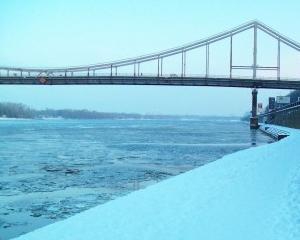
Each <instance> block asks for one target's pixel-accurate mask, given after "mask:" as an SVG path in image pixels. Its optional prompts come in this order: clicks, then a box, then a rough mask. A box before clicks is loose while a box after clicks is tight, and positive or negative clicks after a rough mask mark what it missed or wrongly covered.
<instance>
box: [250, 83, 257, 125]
mask: <svg viewBox="0 0 300 240" xmlns="http://www.w3.org/2000/svg"><path fill="white" fill-rule="evenodd" d="M258 127H259V124H258V117H257V90H256V88H254V89H253V90H252V111H251V117H250V128H251V129H258Z"/></svg>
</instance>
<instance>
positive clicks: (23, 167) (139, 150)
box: [0, 118, 272, 240]
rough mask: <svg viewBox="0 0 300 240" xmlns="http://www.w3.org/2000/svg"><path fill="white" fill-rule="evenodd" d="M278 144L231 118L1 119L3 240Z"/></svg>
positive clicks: (0, 214) (0, 220)
mask: <svg viewBox="0 0 300 240" xmlns="http://www.w3.org/2000/svg"><path fill="white" fill-rule="evenodd" d="M271 141H272V140H271V139H270V138H269V137H267V136H265V135H263V134H262V133H261V132H259V131H250V130H249V126H248V125H247V124H245V123H243V122H240V121H237V120H235V119H228V118H203V119H198V120H1V121H0V164H1V166H0V239H1V240H3V239H10V238H12V237H15V236H18V235H20V234H22V233H26V232H29V231H32V230H33V229H36V228H38V227H41V226H44V225H47V224H49V223H52V222H55V221H58V220H61V219H64V218H67V217H69V216H72V215H74V214H75V213H78V212H81V211H83V210H85V209H88V208H91V207H93V206H95V205H98V204H101V203H104V202H106V201H109V200H111V199H114V198H116V197H118V196H122V195H125V194H127V193H129V192H131V191H134V190H136V189H139V188H143V187H145V186H147V185H150V184H153V183H155V182H158V181H161V180H163V179H166V178H168V177H171V176H174V175H177V174H180V173H182V172H185V171H188V170H190V169H193V168H196V167H198V166H201V165H203V164H206V163H208V162H211V161H214V160H216V159H218V158H220V157H222V156H224V155H226V154H229V153H232V152H236V151H238V150H242V149H246V148H249V147H252V146H257V145H262V144H266V143H268V142H271Z"/></svg>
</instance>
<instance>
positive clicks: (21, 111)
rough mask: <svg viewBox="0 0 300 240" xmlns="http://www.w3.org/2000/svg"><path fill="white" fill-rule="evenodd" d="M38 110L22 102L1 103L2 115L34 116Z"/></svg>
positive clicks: (0, 111)
mask: <svg viewBox="0 0 300 240" xmlns="http://www.w3.org/2000/svg"><path fill="white" fill-rule="evenodd" d="M36 113H37V112H36V111H35V110H33V109H31V108H30V107H28V106H26V105H24V104H21V103H0V117H7V118H34V117H35V116H36Z"/></svg>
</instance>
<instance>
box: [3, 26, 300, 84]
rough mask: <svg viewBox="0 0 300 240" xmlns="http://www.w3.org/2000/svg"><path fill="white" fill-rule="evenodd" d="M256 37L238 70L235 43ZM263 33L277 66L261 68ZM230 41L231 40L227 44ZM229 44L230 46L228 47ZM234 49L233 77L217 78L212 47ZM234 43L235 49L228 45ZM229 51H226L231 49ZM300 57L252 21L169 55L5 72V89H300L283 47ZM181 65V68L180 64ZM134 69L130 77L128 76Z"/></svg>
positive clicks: (286, 40)
mask: <svg viewBox="0 0 300 240" xmlns="http://www.w3.org/2000/svg"><path fill="white" fill-rule="evenodd" d="M246 31H251V33H252V35H251V36H253V37H251V41H252V42H253V45H252V46H251V51H253V56H252V57H251V62H252V64H250V65H242V64H240V65H237V64H233V49H234V39H235V37H236V36H237V35H239V34H242V33H243V32H246ZM259 31H262V32H264V33H265V34H267V35H269V36H270V37H272V38H273V39H275V40H276V42H277V44H276V46H277V47H276V53H275V55H276V60H275V62H276V64H275V65H272V66H261V65H259V64H258V60H257V58H258V57H257V56H258V48H257V46H258V40H259V39H258V37H257V35H258V32H259ZM226 39H227V40H226ZM228 40H229V41H228ZM221 41H222V42H223V43H224V44H227V45H228V53H229V61H228V68H227V69H228V73H226V74H225V75H223V76H218V75H214V73H213V72H211V71H210V63H211V59H210V57H211V53H210V46H211V45H212V44H215V43H217V42H221ZM228 42H229V44H228ZM227 45H226V46H227ZM282 45H286V46H287V47H288V48H290V49H292V50H293V51H295V52H296V53H297V54H299V51H300V44H299V43H297V42H296V41H294V40H291V39H289V38H288V37H286V36H284V35H282V34H280V33H278V32H277V31H275V30H273V29H272V28H270V27H268V26H267V25H265V24H263V23H261V22H258V21H251V22H248V23H246V24H243V25H241V26H238V27H235V28H233V29H230V30H228V31H225V32H222V33H219V34H216V35H214V36H211V37H208V38H206V39H203V40H199V41H196V42H193V43H190V44H186V45H182V46H180V47H177V48H171V49H168V50H165V51H161V52H157V53H153V54H148V55H144V56H139V57H136V58H129V59H123V60H118V61H112V62H106V63H101V64H94V65H86V66H75V67H65V68H20V67H9V66H0V84H7V85H8V84H20V85H22V84H27V85H76V84H81V85H170V86H212V87H242V88H271V89H300V78H297V77H295V78H287V77H284V76H282V74H281V59H282V57H281V46H282ZM199 48H203V49H204V51H203V53H204V56H203V58H205V66H204V68H205V69H204V70H205V73H204V74H199V73H197V72H195V73H190V72H189V73H187V68H188V65H189V64H192V63H191V61H187V56H188V54H189V53H190V52H192V51H195V50H196V49H199ZM176 55H177V56H178V57H177V61H179V62H180V63H179V64H180V73H179V74H178V73H176V74H174V73H172V72H167V71H166V70H165V68H164V62H165V61H166V60H167V59H168V58H171V57H173V56H176ZM147 63H152V64H153V63H154V66H155V68H154V69H153V70H152V72H151V73H148V74H145V73H143V71H142V68H143V65H144V64H147ZM177 65H178V62H177ZM128 67H129V68H130V69H131V71H130V73H128V72H126V73H122V69H124V68H127V69H128ZM236 70H238V71H241V70H247V71H248V72H249V71H251V76H246V77H240V76H236V75H235V74H234V71H236ZM260 70H262V71H272V72H274V73H276V74H275V75H276V77H259V76H258V71H260Z"/></svg>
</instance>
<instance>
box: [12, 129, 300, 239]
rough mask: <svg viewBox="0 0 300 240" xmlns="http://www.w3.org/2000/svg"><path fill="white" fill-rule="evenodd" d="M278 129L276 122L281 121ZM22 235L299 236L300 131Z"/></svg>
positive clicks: (110, 236) (132, 236)
mask: <svg viewBox="0 0 300 240" xmlns="http://www.w3.org/2000/svg"><path fill="white" fill-rule="evenodd" d="M277 128H278V127H277ZM281 129H284V130H287V131H288V132H290V136H289V137H287V138H285V139H283V140H281V141H279V142H275V143H272V144H269V145H264V146H261V147H256V148H251V149H247V150H243V151H240V152H236V153H234V154H231V155H227V156H225V157H223V158H221V159H219V160H217V161H215V162H212V163H209V164H207V165H205V166H202V167H199V168H197V169H194V170H192V171H189V172H187V173H184V174H181V175H179V176H176V177H173V178H170V179H168V180H165V181H163V182H160V183H158V184H155V185H152V186H150V187H147V188H146V189H142V190H139V191H136V192H133V193H131V194H129V195H127V196H125V197H121V198H118V199H116V200H113V201H110V202H108V203H106V204H103V205H99V206H97V207H94V208H92V209H90V210H87V211H84V212H82V213H79V214H77V215H75V216H73V217H70V218H68V219H66V220H63V221H60V222H56V223H54V224H51V225H48V226H46V227H43V228H40V229H37V230H35V231H33V232H30V233H28V234H25V235H23V236H21V237H19V238H17V239H18V240H50V239H51V240H52V239H53V240H54V239H55V240H56V239H59V240H92V239H93V240H96V239H99V240H100V239H101V240H107V239H109V240H118V239H120V240H135V239H136V240H148V239H149V240H166V239H172V240H193V239H197V240H198V239H203V240H218V239H222V240H227V239H228V240H241V239H243V240H247V239H249V240H250V239H251V240H254V239H255V240H259V239H263V240H276V239H280V240H283V239H284V240H289V239H300V130H295V129H287V128H281Z"/></svg>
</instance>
